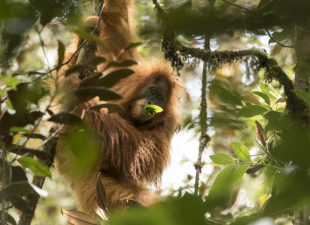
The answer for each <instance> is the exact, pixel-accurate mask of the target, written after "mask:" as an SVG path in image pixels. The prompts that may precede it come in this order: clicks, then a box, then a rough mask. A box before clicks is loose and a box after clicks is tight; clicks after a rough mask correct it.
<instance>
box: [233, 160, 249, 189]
mask: <svg viewBox="0 0 310 225" xmlns="http://www.w3.org/2000/svg"><path fill="white" fill-rule="evenodd" d="M248 168H249V165H241V166H239V167H238V168H236V169H235V170H234V171H233V173H232V175H231V182H232V184H233V185H234V184H236V183H237V182H238V181H239V180H240V179H241V178H242V177H243V175H244V174H245V173H246V171H247V170H248Z"/></svg>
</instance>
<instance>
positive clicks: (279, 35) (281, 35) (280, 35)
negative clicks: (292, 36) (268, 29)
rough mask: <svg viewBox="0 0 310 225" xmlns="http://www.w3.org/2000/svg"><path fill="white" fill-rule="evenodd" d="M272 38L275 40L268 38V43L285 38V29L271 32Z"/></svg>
mask: <svg viewBox="0 0 310 225" xmlns="http://www.w3.org/2000/svg"><path fill="white" fill-rule="evenodd" d="M272 38H273V39H274V40H275V41H274V40H273V39H271V38H270V39H269V42H268V44H271V43H276V41H278V42H281V41H284V40H285V39H287V32H286V31H285V30H283V31H282V32H274V33H273V34H272Z"/></svg>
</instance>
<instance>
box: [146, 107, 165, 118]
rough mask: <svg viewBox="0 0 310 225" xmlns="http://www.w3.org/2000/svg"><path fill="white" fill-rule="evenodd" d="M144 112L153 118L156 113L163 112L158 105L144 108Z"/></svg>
mask: <svg viewBox="0 0 310 225" xmlns="http://www.w3.org/2000/svg"><path fill="white" fill-rule="evenodd" d="M144 111H145V112H146V113H147V114H148V115H149V116H153V115H154V114H156V113H160V112H162V111H164V110H163V108H161V107H160V106H158V105H147V106H145V107H144Z"/></svg>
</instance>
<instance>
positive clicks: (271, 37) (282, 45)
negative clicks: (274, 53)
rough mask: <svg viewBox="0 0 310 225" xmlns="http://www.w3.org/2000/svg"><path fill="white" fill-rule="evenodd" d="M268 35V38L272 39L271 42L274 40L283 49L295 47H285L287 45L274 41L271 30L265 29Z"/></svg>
mask: <svg viewBox="0 0 310 225" xmlns="http://www.w3.org/2000/svg"><path fill="white" fill-rule="evenodd" d="M265 31H266V33H267V34H268V36H269V37H270V39H271V40H273V41H274V42H275V43H277V44H278V45H280V46H281V47H284V48H294V47H293V46H291V45H285V44H282V43H281V42H279V41H277V40H276V39H274V37H273V36H272V35H271V34H270V32H269V30H268V29H265Z"/></svg>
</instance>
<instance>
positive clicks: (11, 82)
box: [5, 77, 20, 90]
mask: <svg viewBox="0 0 310 225" xmlns="http://www.w3.org/2000/svg"><path fill="white" fill-rule="evenodd" d="M19 82H20V80H19V79H18V78H17V77H8V78H7V79H6V80H5V85H6V86H7V87H12V88H13V89H14V90H16V86H17V85H18V84H19Z"/></svg>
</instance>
